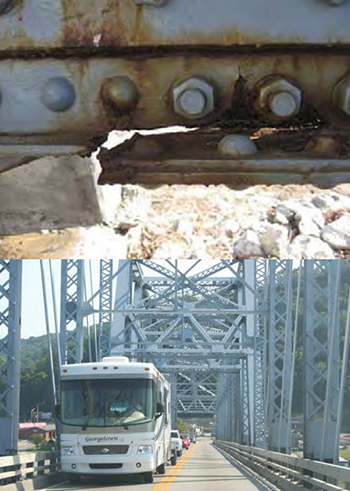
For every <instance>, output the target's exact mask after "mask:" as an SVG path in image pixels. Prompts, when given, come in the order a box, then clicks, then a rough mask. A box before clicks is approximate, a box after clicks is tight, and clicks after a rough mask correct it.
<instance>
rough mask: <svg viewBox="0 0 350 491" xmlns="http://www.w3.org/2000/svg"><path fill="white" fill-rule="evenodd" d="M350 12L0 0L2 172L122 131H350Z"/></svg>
mask: <svg viewBox="0 0 350 491" xmlns="http://www.w3.org/2000/svg"><path fill="white" fill-rule="evenodd" d="M349 14H350V2H348V1H345V2H341V1H339V0H324V1H323V0H310V1H306V0H294V2H292V3H291V2H289V1H288V0H267V1H266V2H261V0H247V1H246V2H244V4H243V5H242V2H241V0H217V1H215V2H213V0H192V1H191V2H188V0H123V1H122V2H121V1H120V0H99V1H98V2H96V1H95V0H75V1H74V2H72V1H71V0H47V1H46V2H42V0H21V1H19V0H0V172H1V171H4V170H8V169H9V168H12V167H15V166H17V165H21V164H22V163H25V162H27V161H30V160H31V159H33V158H35V157H37V156H42V155H45V153H47V154H51V155H61V154H67V153H79V154H80V155H88V154H89V153H91V152H92V151H94V150H96V149H97V148H98V147H99V145H101V143H102V142H103V141H104V140H105V139H106V137H107V135H108V133H109V131H110V130H112V129H120V130H129V129H135V130H137V129H154V128H161V127H167V126H174V125H182V126H187V127H200V128H210V127H212V126H213V125H214V126H220V127H225V126H227V127H234V128H235V132H236V133H238V134H240V133H242V131H243V130H244V129H245V128H247V127H250V128H255V129H258V128H261V127H263V126H264V125H266V124H270V125H271V124H273V125H275V127H276V128H284V127H295V126H300V125H303V124H305V123H306V124H311V123H314V122H317V123H318V124H319V127H322V128H323V129H324V130H327V129H329V128H332V130H336V131H338V132H339V133H342V132H344V131H345V132H346V131H349V129H350V116H349V114H350V109H349V107H348V106H349V100H350V96H349V94H348V92H349V91H350V89H349V82H348V80H349V68H348V56H349V52H350V32H349V29H348V18H349ZM271 19H273V21H272V20H271ZM348 99H349V100H348ZM34 116H35V117H34ZM223 136H225V135H223ZM226 141H227V140H226ZM203 143H204V145H206V142H203ZM224 153H225V152H224ZM200 155H201V152H200V151H199V153H198V155H196V159H197V160H198V158H199V157H200ZM175 157H176V155H175V154H174V155H169V159H170V160H174V159H175ZM190 157H191V156H190V155H187V156H186V157H184V156H183V161H184V162H185V161H187V160H189V158H190ZM212 158H213V159H214V161H218V160H221V159H222V155H221V156H217V155H215V156H213V157H212ZM256 158H257V160H258V161H262V160H263V159H264V156H263V155H260V149H259V152H258V153H257V155H256ZM269 158H270V157H269ZM271 158H274V157H273V154H271ZM293 158H298V159H299V160H300V161H301V160H303V159H304V157H302V156H299V155H295V156H294V157H293ZM317 158H318V157H317ZM329 158H332V159H333V160H336V158H337V157H336V154H333V155H331V156H330V157H329ZM147 159H148V157H147V155H146V154H145V155H143V156H141V155H140V159H139V160H140V161H142V162H146V161H147ZM341 159H343V155H342V156H341ZM342 165H343V160H342ZM101 181H103V179H101Z"/></svg>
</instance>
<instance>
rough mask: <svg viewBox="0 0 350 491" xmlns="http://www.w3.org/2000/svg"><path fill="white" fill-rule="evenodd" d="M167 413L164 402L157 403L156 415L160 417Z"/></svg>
mask: <svg viewBox="0 0 350 491" xmlns="http://www.w3.org/2000/svg"><path fill="white" fill-rule="evenodd" d="M164 411H165V406H164V404H163V403H162V402H157V406H156V415H157V416H158V417H159V416H160V415H161V414H163V413H164Z"/></svg>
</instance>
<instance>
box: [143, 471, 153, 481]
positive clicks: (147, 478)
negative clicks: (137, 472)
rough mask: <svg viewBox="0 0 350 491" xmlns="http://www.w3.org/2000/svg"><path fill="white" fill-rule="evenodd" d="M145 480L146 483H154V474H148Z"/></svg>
mask: <svg viewBox="0 0 350 491" xmlns="http://www.w3.org/2000/svg"><path fill="white" fill-rule="evenodd" d="M143 479H144V481H145V483H152V482H153V472H146V474H145V476H144V478H143Z"/></svg>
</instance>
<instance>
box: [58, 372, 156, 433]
mask: <svg viewBox="0 0 350 491" xmlns="http://www.w3.org/2000/svg"><path fill="white" fill-rule="evenodd" d="M61 391H62V392H61V408H62V409H61V420H62V423H64V424H68V425H73V426H84V427H86V428H87V427H106V426H124V427H126V426H129V425H135V424H141V423H147V422H149V421H151V420H152V419H153V418H154V415H155V408H154V406H155V405H154V396H153V394H154V382H153V380H150V379H131V378H128V379H110V380H108V379H107V380H106V379H94V380H63V381H62V385H61Z"/></svg>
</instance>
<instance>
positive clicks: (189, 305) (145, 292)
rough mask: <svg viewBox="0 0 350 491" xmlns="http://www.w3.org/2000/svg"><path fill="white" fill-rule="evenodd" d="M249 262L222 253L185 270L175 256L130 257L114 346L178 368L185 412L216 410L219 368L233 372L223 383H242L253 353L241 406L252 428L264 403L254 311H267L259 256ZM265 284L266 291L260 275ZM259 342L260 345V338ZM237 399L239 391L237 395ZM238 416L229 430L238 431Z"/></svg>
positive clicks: (120, 288)
mask: <svg viewBox="0 0 350 491" xmlns="http://www.w3.org/2000/svg"><path fill="white" fill-rule="evenodd" d="M243 265H244V263H243V261H220V262H218V263H216V264H214V265H213V266H211V267H210V268H205V269H203V270H199V271H198V268H199V267H200V261H197V263H195V264H193V265H192V266H191V267H190V268H189V269H188V271H186V272H182V271H181V270H180V269H179V268H178V265H177V262H176V261H175V262H174V263H172V262H171V261H166V262H164V263H163V264H160V263H156V262H154V261H130V262H129V265H128V266H127V267H126V268H125V269H123V271H124V272H123V273H122V275H120V277H119V278H118V282H117V294H116V301H115V309H114V321H113V328H112V345H113V347H112V353H114V354H126V355H128V356H131V357H133V358H134V359H138V360H144V361H146V360H147V361H152V362H153V363H155V364H156V365H157V367H158V368H159V369H161V370H162V372H163V373H165V374H166V375H167V376H168V377H169V379H171V380H175V379H174V375H176V381H177V383H176V397H177V412H178V413H179V414H185V413H187V414H190V413H196V414H198V413H203V414H204V413H205V414H207V413H213V412H215V411H216V408H217V391H218V390H219V389H218V387H220V386H221V385H222V384H221V380H222V377H221V376H220V375H219V379H218V374H219V373H220V372H223V373H227V374H229V375H228V376H227V380H226V379H225V383H224V385H225V386H226V385H228V386H230V387H231V385H232V383H233V382H232V380H235V387H236V388H235V389H234V390H237V387H240V386H241V382H240V383H239V384H238V383H237V382H236V378H237V377H236V375H235V374H237V372H239V371H240V370H243V364H242V360H243V359H246V357H247V356H248V355H249V371H250V374H251V375H253V374H254V371H256V373H257V376H256V379H255V380H254V382H253V383H251V385H250V390H249V400H250V401H249V402H248V401H246V406H245V407H246V408H247V409H246V412H245V413H244V411H243V407H242V408H240V409H239V410H238V409H237V410H236V412H237V414H238V413H239V414H240V415H244V414H248V413H249V421H246V425H247V428H248V427H249V428H250V427H251V426H252V422H253V418H254V414H255V413H256V412H257V411H258V410H260V408H261V406H263V393H262V387H263V385H264V384H263V383H262V376H263V361H262V355H261V353H262V351H259V358H260V361H256V360H255V357H254V337H255V331H256V329H257V328H256V327H255V320H254V313H255V312H256V310H257V309H258V311H259V313H260V316H261V317H264V316H266V310H265V311H264V310H263V309H264V308H266V306H265V304H264V303H263V301H262V300H261V299H260V300H259V301H258V300H256V299H255V297H256V291H255V262H254V261H251V262H247V265H246V273H245V272H244V266H243ZM121 268H122V261H121V262H120V263H119V269H121ZM194 268H196V269H197V271H196V270H194ZM261 268H262V266H261V267H260V270H261ZM149 272H151V274H152V276H150V275H149ZM147 273H148V274H147ZM223 275H224V276H223ZM260 275H261V273H260ZM262 275H263V277H265V275H266V272H265V270H264V271H263V273H262ZM130 281H131V283H130ZM243 290H247V292H246V293H244V292H243ZM259 291H262V292H263V289H262V288H261V281H260V290H259ZM247 319H249V320H247ZM258 346H259V349H260V348H262V344H261V341H260V345H259V341H258ZM247 366H248V365H247ZM208 374H209V375H208ZM208 377H209V378H208ZM247 377H248V375H247V373H246V374H245V378H246V380H248V378H247ZM209 380H210V382H209ZM229 380H231V381H230V382H228V381H229ZM230 384H231V385H230ZM256 390H257V394H255V391H256ZM232 391H233V388H231V390H230V394H232ZM224 393H226V392H224ZM235 400H237V401H239V400H240V397H239V396H237V395H235ZM236 404H237V403H236ZM224 405H225V407H226V409H225V411H232V410H233V409H232V403H231V402H229V399H228V401H226V402H225V403H224ZM227 405H228V406H227ZM257 408H259V409H257ZM261 418H262V421H264V417H263V416H261ZM243 419H244V418H243ZM237 421H238V419H235V423H234V424H236V426H237V428H236V430H235V431H234V430H233V429H232V428H231V430H230V431H229V433H230V435H233V434H234V433H236V434H237V435H238V433H239V430H238V423H237ZM256 427H257V428H259V430H257V433H258V434H259V435H261V433H264V429H263V428H261V423H258V425H257V426H256ZM249 431H250V429H249ZM240 438H241V437H240ZM242 438H243V437H242ZM256 439H257V440H259V437H257V438H256ZM260 444H261V445H263V443H260Z"/></svg>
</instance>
